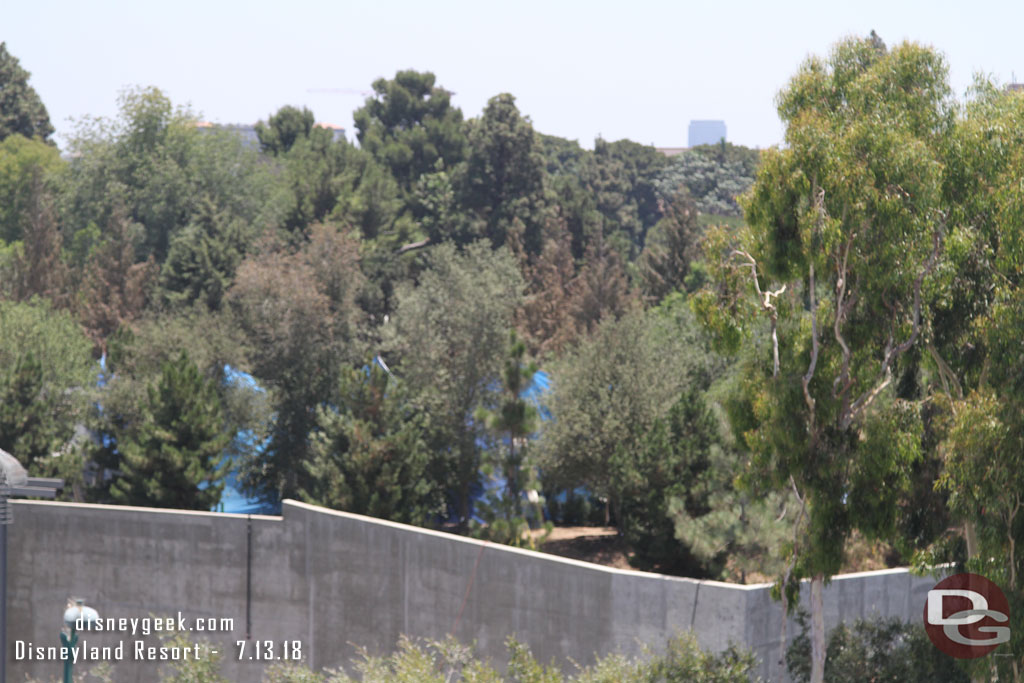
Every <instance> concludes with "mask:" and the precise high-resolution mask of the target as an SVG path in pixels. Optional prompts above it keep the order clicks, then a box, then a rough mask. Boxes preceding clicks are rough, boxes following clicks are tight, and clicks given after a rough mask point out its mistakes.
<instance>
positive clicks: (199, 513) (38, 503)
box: [8, 499, 283, 524]
mask: <svg viewBox="0 0 1024 683" xmlns="http://www.w3.org/2000/svg"><path fill="white" fill-rule="evenodd" d="M8 502H10V503H13V504H14V505H17V506H18V507H25V508H33V507H44V508H47V507H48V508H60V507H63V508H77V509H80V510H111V511H114V512H156V513H159V514H164V515H188V516H191V517H220V518H224V519H242V520H244V519H248V518H250V517H251V518H252V519H260V520H268V521H274V522H280V521H282V520H283V517H280V516H275V515H243V514H238V513H235V512H210V511H207V510H178V509H176V508H149V507H139V506H136V505H104V504H101V503H69V502H66V501H60V500H17V499H11V500H9V501H8ZM14 523H15V524H17V523H18V522H17V519H15V522H14Z"/></svg>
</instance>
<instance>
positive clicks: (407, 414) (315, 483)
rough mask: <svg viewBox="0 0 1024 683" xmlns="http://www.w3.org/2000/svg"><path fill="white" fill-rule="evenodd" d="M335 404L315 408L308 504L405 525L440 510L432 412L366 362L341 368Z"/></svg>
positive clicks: (305, 493)
mask: <svg viewBox="0 0 1024 683" xmlns="http://www.w3.org/2000/svg"><path fill="white" fill-rule="evenodd" d="M338 397H339V398H338V406H337V408H328V407H325V406H320V407H318V408H317V418H316V425H317V428H316V431H314V432H313V433H312V434H311V435H310V440H311V442H312V459H311V460H310V461H309V462H308V463H306V467H307V469H308V471H309V484H308V488H307V489H304V490H303V491H302V496H303V499H304V500H306V501H307V502H310V503H314V504H317V505H324V506H326V507H330V508H335V509H337V510H345V511H348V512H356V513H359V514H363V515H370V516H372V517H377V518H380V519H390V520H392V521H396V522H405V523H408V524H426V523H427V522H428V521H429V520H430V519H431V518H432V517H433V516H435V515H436V514H438V513H440V512H441V508H442V507H443V496H442V494H443V489H442V486H443V483H442V480H440V479H439V478H438V477H437V475H438V472H436V471H432V469H433V468H435V466H436V463H435V460H436V456H435V451H434V450H433V449H432V444H431V434H430V429H431V420H430V416H429V415H428V414H427V413H426V412H425V411H424V410H423V409H422V407H420V406H418V405H416V404H415V403H414V402H413V400H412V399H411V397H410V396H409V390H408V388H407V387H406V386H405V385H404V384H403V383H402V382H399V381H397V380H395V379H394V378H392V377H391V376H390V375H389V374H388V373H386V372H385V371H384V370H382V369H381V368H380V367H378V366H377V365H376V364H373V363H371V364H370V365H369V368H368V369H362V370H357V369H351V368H345V369H343V370H342V371H341V379H340V384H339V388H338Z"/></svg>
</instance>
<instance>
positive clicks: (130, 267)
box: [78, 211, 156, 352]
mask: <svg viewBox="0 0 1024 683" xmlns="http://www.w3.org/2000/svg"><path fill="white" fill-rule="evenodd" d="M139 233H140V230H139V229H138V226H137V225H135V224H133V223H131V222H130V221H129V220H128V218H127V217H126V216H125V215H124V213H123V212H121V211H116V212H115V213H113V214H112V215H111V218H110V225H109V226H108V228H107V234H106V239H105V240H104V241H103V242H102V243H101V244H100V245H99V246H98V247H97V248H96V249H95V250H94V251H93V252H92V254H91V256H90V258H89V261H88V262H87V263H86V264H85V272H84V274H83V276H82V280H83V281H82V285H81V288H80V291H79V310H78V317H79V319H80V320H81V321H82V326H83V327H84V328H85V331H86V334H88V335H89V337H90V338H91V339H92V340H93V343H94V344H95V345H96V347H97V348H98V349H100V350H101V352H102V350H104V349H105V348H106V342H107V339H108V338H109V337H110V335H111V334H113V333H114V332H115V331H117V329H118V328H119V327H120V326H121V325H122V324H124V323H127V322H131V321H132V320H134V319H135V318H137V317H138V316H139V315H141V313H142V310H143V308H144V307H145V305H146V301H147V299H148V298H149V294H150V290H151V288H152V284H153V281H154V279H155V277H156V266H155V264H154V263H153V259H152V258H150V259H147V260H146V261H144V262H141V263H139V262H136V260H135V251H136V250H135V245H136V243H137V241H138V240H139V238H140V236H139Z"/></svg>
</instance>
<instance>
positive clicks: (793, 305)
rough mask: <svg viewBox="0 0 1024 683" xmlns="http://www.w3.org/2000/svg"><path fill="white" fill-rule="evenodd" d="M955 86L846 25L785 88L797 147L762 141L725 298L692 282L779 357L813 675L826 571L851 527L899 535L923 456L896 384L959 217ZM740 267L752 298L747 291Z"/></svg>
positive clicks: (790, 136) (756, 444) (760, 421)
mask: <svg viewBox="0 0 1024 683" xmlns="http://www.w3.org/2000/svg"><path fill="white" fill-rule="evenodd" d="M948 98H949V87H948V85H947V81H946V68H945V65H944V63H943V61H942V58H941V57H940V56H939V55H938V54H936V53H935V52H933V51H932V50H930V49H926V48H922V47H919V46H916V45H913V44H903V45H900V46H898V47H897V48H895V49H893V50H892V51H891V52H886V51H885V50H884V49H879V47H878V46H877V45H876V44H873V43H872V42H871V41H869V40H848V41H846V42H843V43H840V44H838V45H837V46H836V47H835V48H834V49H833V51H832V53H831V55H830V56H829V58H828V59H827V60H822V59H818V58H812V59H810V60H808V61H807V62H806V63H805V64H804V65H803V67H802V68H801V69H800V71H799V72H798V73H797V75H796V76H795V77H794V78H793V79H792V80H791V81H790V83H789V86H788V87H787V88H786V90H784V91H783V93H782V94H781V95H780V98H779V114H780V116H781V118H782V120H783V122H784V123H785V124H786V147H785V148H784V149H775V150H769V151H768V152H766V153H765V155H764V159H763V164H762V167H761V170H760V172H759V173H758V177H757V182H756V184H755V185H754V187H753V189H752V190H751V192H750V194H749V195H747V197H746V199H745V201H744V209H745V213H746V218H747V222H748V223H749V224H750V232H749V234H745V235H742V236H740V237H739V238H738V239H737V240H736V243H734V246H733V247H732V248H730V247H729V246H727V245H728V243H729V236H728V235H726V234H725V233H723V232H719V233H718V234H717V236H716V237H714V238H712V239H710V240H709V246H710V248H711V253H713V254H714V257H715V258H716V259H721V258H722V257H723V256H724V257H725V259H726V263H730V262H731V264H732V265H731V268H732V270H729V269H728V267H726V268H724V269H719V270H718V275H717V276H718V284H717V286H718V287H719V289H718V290H717V294H718V295H719V297H718V298H716V295H715V294H714V293H712V291H711V290H708V291H706V292H704V293H703V294H701V295H699V296H697V297H696V298H695V308H696V309H697V311H698V312H700V314H701V315H702V317H703V318H704V319H705V320H706V321H708V322H709V324H710V325H712V327H717V329H719V330H722V331H726V332H727V334H726V335H725V336H726V337H731V340H732V341H733V342H734V343H739V340H740V339H741V334H737V332H738V331H739V330H740V328H739V327H737V325H738V324H739V323H738V322H731V323H730V322H727V320H726V319H731V320H733V321H738V320H740V319H743V314H744V312H746V313H747V314H748V315H756V314H757V313H758V312H760V313H761V314H762V315H763V319H764V321H765V322H764V324H765V328H766V329H764V336H763V337H761V338H762V339H763V340H764V346H760V348H761V349H763V351H762V353H764V354H765V355H766V356H770V358H771V361H770V362H768V361H767V359H766V362H765V363H764V365H762V369H761V370H759V371H757V372H754V373H752V374H750V375H748V376H747V379H746V386H745V387H744V390H745V391H746V392H748V400H749V402H750V404H749V409H748V415H749V416H750V418H751V422H752V425H751V429H749V430H748V431H747V435H746V442H747V443H746V445H747V446H748V447H749V448H750V449H751V450H752V451H753V452H754V454H755V455H754V460H755V463H756V464H757V466H758V467H759V471H760V472H761V473H762V476H769V477H772V478H773V480H774V481H775V482H776V485H777V486H778V487H779V488H782V487H784V486H789V487H791V488H792V489H793V490H794V491H795V495H797V496H798V497H799V498H800V500H801V502H802V505H803V511H802V514H801V515H800V516H799V521H800V523H801V526H800V528H799V530H798V533H797V534H796V536H795V544H794V548H793V555H792V564H791V565H790V568H789V570H788V571H787V573H786V575H785V576H784V578H783V581H782V584H783V585H782V590H783V592H784V593H789V592H790V591H792V590H794V589H795V587H796V585H797V584H796V583H795V581H796V579H798V578H800V577H810V578H811V606H812V653H813V656H812V661H813V667H812V677H811V680H812V681H815V683H817V682H820V681H821V680H822V676H823V672H824V658H825V647H824V643H825V640H824V638H825V634H824V621H823V616H822V595H821V592H822V586H823V584H824V581H825V580H826V579H827V578H829V577H831V576H832V575H833V574H834V573H836V572H837V571H838V569H839V566H840V563H841V561H842V558H843V549H844V546H845V542H846V539H847V537H848V536H849V534H850V533H851V531H852V530H853V529H859V530H861V531H862V532H864V533H865V534H866V535H868V536H869V537H891V536H892V535H893V531H894V525H895V516H896V515H895V511H896V510H897V509H898V504H899V501H900V499H901V497H903V496H904V495H906V492H907V489H908V488H909V482H910V474H911V471H912V469H913V466H914V463H915V462H916V461H918V460H919V458H920V453H921V447H922V427H921V419H920V414H919V406H918V405H916V404H915V403H914V402H912V401H907V400H905V399H903V398H900V397H899V396H898V395H897V394H895V392H894V391H893V386H892V385H893V381H894V377H900V376H901V374H902V371H903V370H904V369H905V366H903V365H902V364H903V363H905V362H906V361H905V359H906V358H907V353H908V352H909V351H910V350H911V349H913V348H915V346H916V345H918V344H919V343H920V338H921V335H922V330H923V329H924V326H925V324H926V320H927V316H928V306H927V300H926V295H927V292H928V289H927V286H926V285H927V284H928V283H929V282H930V279H929V278H931V277H932V276H933V274H934V273H935V270H936V264H937V261H938V258H939V254H940V247H941V245H942V239H943V236H944V234H945V230H946V212H945V211H944V209H943V204H942V201H941V190H942V175H941V169H942V166H941V163H939V141H940V140H941V139H942V136H943V135H944V133H945V132H946V131H947V130H948V126H949V122H950V109H949V107H948ZM730 259H731V261H730ZM741 274H742V276H743V277H744V280H743V282H747V283H749V288H750V289H752V290H753V291H754V292H755V294H756V298H755V299H754V300H752V301H751V300H750V299H744V298H742V297H743V295H742V293H741V290H739V289H737V288H738V287H739V286H740V282H741V281H740V280H738V279H736V278H738V277H740V276H741ZM730 278H733V279H732V280H730ZM745 329H750V328H749V326H748V327H747V328H745ZM729 330H731V331H732V332H729ZM755 341H756V340H755Z"/></svg>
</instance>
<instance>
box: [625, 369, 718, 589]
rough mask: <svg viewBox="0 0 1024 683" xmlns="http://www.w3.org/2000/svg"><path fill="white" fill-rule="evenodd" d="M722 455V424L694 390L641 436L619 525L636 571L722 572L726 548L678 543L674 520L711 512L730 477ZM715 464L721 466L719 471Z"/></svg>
mask: <svg viewBox="0 0 1024 683" xmlns="http://www.w3.org/2000/svg"><path fill="white" fill-rule="evenodd" d="M721 449H722V443H721V436H720V434H719V425H718V420H717V419H716V418H715V416H714V414H712V412H711V411H710V409H709V408H708V406H707V405H706V403H705V402H704V397H703V396H702V392H701V391H700V390H699V388H698V387H697V386H694V385H690V386H688V387H686V388H685V389H684V390H683V392H682V394H681V395H680V396H679V398H678V400H676V402H675V403H674V404H672V407H671V408H669V410H668V412H667V413H666V414H665V415H663V416H659V417H657V418H655V420H654V421H653V423H652V425H651V429H650V430H649V431H648V432H646V433H644V434H642V435H641V436H640V438H639V444H638V448H637V450H636V451H635V455H634V457H633V461H632V462H631V463H630V466H629V467H627V468H623V471H622V472H621V476H623V477H624V478H625V481H624V482H623V485H622V494H621V496H622V501H621V503H620V507H621V510H622V518H621V519H620V520H619V528H620V529H621V530H622V534H623V536H624V537H625V539H626V541H627V542H628V543H629V544H630V547H631V548H632V549H633V551H634V552H635V553H636V555H635V558H634V562H635V564H636V565H638V566H640V567H642V568H646V569H656V570H657V571H659V572H661V573H665V574H682V575H684V576H702V575H703V576H711V577H716V576H717V575H718V574H719V572H721V569H722V564H724V559H725V555H726V552H725V551H726V550H727V549H728V547H727V545H726V544H722V545H720V546H719V547H717V548H715V549H714V551H712V552H703V553H699V554H698V553H695V552H693V551H691V550H690V548H689V547H688V545H687V544H684V543H681V542H680V540H679V539H677V537H676V523H675V520H674V519H673V516H672V515H671V514H670V505H672V506H675V507H676V508H677V509H679V510H682V511H685V514H686V516H687V517H688V518H689V519H695V518H700V517H703V516H704V515H707V514H708V513H709V512H711V507H710V503H711V500H710V498H711V496H712V494H713V493H717V492H718V490H719V489H722V488H726V487H727V486H728V483H727V482H725V481H722V480H721V479H720V478H719V477H723V478H727V477H728V476H729V471H730V470H729V469H728V468H727V467H724V466H723V465H725V463H724V462H723V461H724V458H722V457H721V456H720V452H721ZM715 451H718V452H719V453H716V452H715ZM716 456H718V457H716ZM712 464H715V465H718V466H719V467H718V470H717V471H712ZM715 479H718V480H717V481H715ZM680 526H683V525H680ZM716 551H717V552H716Z"/></svg>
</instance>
